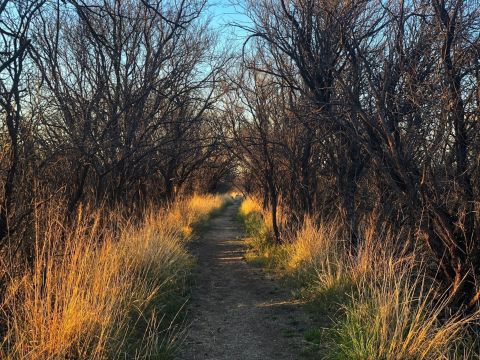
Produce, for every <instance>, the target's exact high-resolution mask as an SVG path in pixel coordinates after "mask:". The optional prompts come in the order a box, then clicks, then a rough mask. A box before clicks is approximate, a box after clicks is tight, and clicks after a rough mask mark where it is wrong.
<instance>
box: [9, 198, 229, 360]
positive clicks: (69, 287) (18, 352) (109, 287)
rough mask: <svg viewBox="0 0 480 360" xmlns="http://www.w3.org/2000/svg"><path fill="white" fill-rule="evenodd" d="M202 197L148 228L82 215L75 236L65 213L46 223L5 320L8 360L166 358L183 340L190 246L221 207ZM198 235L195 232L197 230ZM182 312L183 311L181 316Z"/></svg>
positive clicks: (51, 213) (159, 215) (154, 216)
mask: <svg viewBox="0 0 480 360" xmlns="http://www.w3.org/2000/svg"><path fill="white" fill-rule="evenodd" d="M221 204H222V199H221V198H220V197H213V196H207V197H205V198H203V197H200V196H195V197H193V198H190V199H185V200H182V201H181V202H178V203H176V204H174V205H173V206H172V208H171V209H170V210H169V211H153V210H152V211H149V212H147V214H146V216H145V218H144V220H143V221H142V222H141V223H140V224H133V223H132V222H131V221H127V220H125V219H124V218H122V217H121V216H119V215H118V214H115V213H108V214H106V213H105V212H102V211H96V212H94V213H93V214H92V213H89V212H79V214H78V217H77V221H76V223H75V225H74V226H73V227H72V228H71V229H69V230H68V231H65V229H64V228H63V227H62V225H61V222H60V221H59V215H58V214H60V213H61V212H60V209H59V208H56V209H55V208H50V209H48V211H46V212H45V213H44V214H43V215H42V220H39V221H38V224H37V234H39V235H38V238H37V239H36V243H37V249H36V258H35V260H34V264H33V270H32V271H26V272H25V274H24V275H23V276H17V277H15V278H13V279H11V281H10V282H9V284H8V290H7V296H6V298H5V301H4V303H3V304H2V307H1V310H2V313H3V317H4V318H5V319H6V321H7V323H6V336H5V338H4V341H3V343H2V344H0V345H1V348H0V357H1V358H5V359H32V360H33V359H65V358H77V359H107V358H108V359H112V358H125V357H127V358H151V357H152V356H157V357H158V358H162V356H165V355H166V354H168V353H169V351H170V350H171V348H172V347H173V346H174V344H175V341H176V340H177V336H178V335H179V330H180V329H178V328H176V327H175V326H176V325H175V321H174V318H175V313H173V314H172V313H170V312H171V311H172V309H169V308H168V307H169V302H170V297H171V295H172V292H175V291H178V289H179V287H181V283H182V281H183V279H184V278H185V275H186V273H187V271H188V268H189V262H190V260H189V257H188V255H187V254H186V252H185V250H184V247H183V243H184V241H185V235H190V234H191V230H189V231H188V232H187V233H186V231H185V228H189V227H190V226H192V224H193V223H196V222H198V221H202V220H204V219H206V218H207V217H208V214H209V213H210V212H211V211H213V210H215V209H216V208H218V207H220V206H221ZM189 229H190V228H189ZM177 310H178V307H176V310H175V311H177Z"/></svg>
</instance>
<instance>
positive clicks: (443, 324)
mask: <svg viewBox="0 0 480 360" xmlns="http://www.w3.org/2000/svg"><path fill="white" fill-rule="evenodd" d="M242 209H243V214H242V215H243V216H244V217H245V216H246V214H247V215H248V214H249V213H252V212H255V211H256V212H258V211H259V210H258V209H259V207H258V203H257V204H255V200H254V199H249V200H248V202H247V204H246V205H245V206H244V207H243V206H242ZM251 209H252V210H251ZM374 220H375V219H370V221H369V222H366V224H364V227H363V234H362V239H363V240H362V243H361V246H360V248H359V249H358V252H357V254H356V255H355V256H352V255H351V254H350V253H349V252H348V251H347V250H346V249H347V248H348V247H347V242H346V241H345V240H344V238H345V237H344V236H343V234H342V231H341V229H342V226H341V224H340V223H338V222H335V221H333V222H332V221H330V222H328V223H326V222H322V221H313V220H312V219H308V218H307V219H305V221H304V223H303V226H302V227H301V228H300V229H299V230H298V231H297V232H296V234H295V235H294V238H293V239H292V241H291V242H290V243H288V244H284V245H281V246H277V245H274V244H269V245H268V246H266V245H262V246H261V247H259V246H258V244H259V243H261V242H259V241H255V240H253V241H252V240H250V242H249V243H250V245H251V246H253V247H254V250H253V252H254V253H255V254H256V255H257V256H263V257H270V258H269V259H268V260H264V261H263V262H264V263H265V264H267V265H270V264H274V267H273V268H274V269H276V270H277V271H278V270H281V271H282V274H283V275H285V274H287V276H288V277H289V278H291V279H292V278H293V279H296V280H295V284H296V285H295V286H296V287H297V289H300V293H301V294H302V296H307V298H308V299H314V300H315V302H314V303H315V304H317V305H315V306H318V311H319V312H320V313H321V315H322V316H325V312H326V310H327V309H328V311H329V316H332V314H335V316H334V318H333V319H332V320H333V326H332V328H331V329H329V330H327V331H326V332H324V331H318V330H314V331H313V330H312V331H309V332H308V333H309V336H310V335H312V334H315V336H317V337H320V338H318V339H313V341H314V342H316V343H325V342H328V343H329V350H328V351H327V354H325V356H326V358H327V359H342V360H343V359H345V360H347V359H348V360H351V359H353V360H354V359H358V360H364V359H376V360H377V359H378V360H391V359H395V360H410V359H422V360H424V359H425V360H430V359H431V360H434V359H435V360H436V359H463V358H464V359H477V358H479V357H478V354H479V353H478V352H477V351H476V349H474V347H473V345H472V342H471V341H470V340H467V339H466V338H465V337H464V335H465V330H466V329H467V327H468V326H469V325H470V324H473V323H475V322H478V320H479V318H480V316H479V315H480V314H478V313H477V314H473V315H471V316H468V317H459V316H451V317H445V315H446V314H447V313H448V306H447V305H448V299H445V298H444V297H442V296H441V295H442V294H438V293H435V292H434V291H433V290H432V289H433V288H434V287H431V285H432V283H433V280H432V279H430V278H429V277H428V276H427V275H426V271H425V267H424V265H423V262H422V261H421V258H422V257H421V256H420V254H418V253H416V252H413V254H412V253H411V252H410V253H408V254H409V255H405V254H406V253H407V252H405V251H403V249H402V248H398V244H401V243H404V241H400V240H401V239H399V237H400V236H401V235H398V234H397V235H395V234H392V233H391V232H389V231H387V230H385V229H384V230H383V231H381V232H380V233H379V231H378V229H377V227H376V226H375V221H374ZM247 225H248V222H247ZM250 225H251V224H250ZM256 226H257V227H258V228H262V226H265V225H264V224H256ZM250 233H251V234H255V232H254V231H251V232H250ZM402 236H403V235H402ZM266 249H268V250H266ZM438 299H443V300H438ZM332 308H336V309H337V311H334V312H332V311H331V310H332ZM325 334H326V336H325ZM460 349H461V350H460Z"/></svg>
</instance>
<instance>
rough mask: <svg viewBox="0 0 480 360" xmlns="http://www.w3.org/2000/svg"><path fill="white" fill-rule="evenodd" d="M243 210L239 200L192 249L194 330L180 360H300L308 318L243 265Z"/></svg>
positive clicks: (260, 275) (275, 286) (252, 268)
mask: <svg viewBox="0 0 480 360" xmlns="http://www.w3.org/2000/svg"><path fill="white" fill-rule="evenodd" d="M239 205H240V200H239V199H237V200H236V201H235V202H234V203H233V204H231V205H229V206H227V207H226V208H225V209H224V211H223V213H222V214H221V215H219V216H217V217H215V218H214V219H213V220H212V222H211V226H210V228H209V230H208V231H206V232H205V233H204V234H203V236H202V238H201V239H200V240H198V242H197V243H196V244H195V245H194V246H193V249H192V251H193V252H194V254H195V255H196V256H197V258H198V263H197V266H196V270H195V274H194V286H193V289H192V298H191V302H190V305H189V308H190V310H189V312H190V313H189V319H190V320H191V325H190V326H189V329H188V335H187V338H186V339H185V341H184V343H183V345H182V347H181V349H180V351H179V354H178V359H181V360H204V359H210V360H257V359H258V360H292V359H301V356H300V353H301V348H300V347H301V346H302V345H301V344H302V338H303V332H304V330H305V326H306V324H307V321H308V316H307V315H306V314H305V313H304V312H303V311H302V308H301V306H300V305H299V304H296V303H295V302H292V300H291V296H290V295H289V294H288V292H287V291H285V290H284V289H281V288H280V286H279V285H278V284H277V282H276V281H275V280H274V279H273V278H269V276H268V275H267V274H265V272H264V271H262V270H261V269H259V268H257V267H255V266H254V265H251V264H249V263H247V262H246V261H245V260H244V257H243V255H244V252H245V249H246V246H245V244H244V241H243V237H244V236H245V234H244V231H243V229H242V226H241V224H240V223H239V222H238V220H237V217H236V216H237V212H238V207H239Z"/></svg>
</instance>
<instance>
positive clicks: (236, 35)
mask: <svg viewBox="0 0 480 360" xmlns="http://www.w3.org/2000/svg"><path fill="white" fill-rule="evenodd" d="M237 2H238V1H237ZM208 6H209V9H208V14H209V15H210V16H211V25H212V27H213V28H214V29H216V30H218V31H219V32H220V35H221V37H222V38H223V39H222V40H223V41H225V42H227V44H228V42H234V43H235V45H236V46H238V45H240V46H241V44H242V43H243V41H244V40H245V35H246V34H245V32H244V31H242V30H240V29H238V28H235V27H233V26H231V25H229V24H230V23H233V22H236V23H241V24H245V25H248V24H249V19H248V17H246V16H245V15H244V14H243V13H242V12H243V10H242V9H241V8H240V7H239V6H237V5H232V2H231V0H210V1H208Z"/></svg>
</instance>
